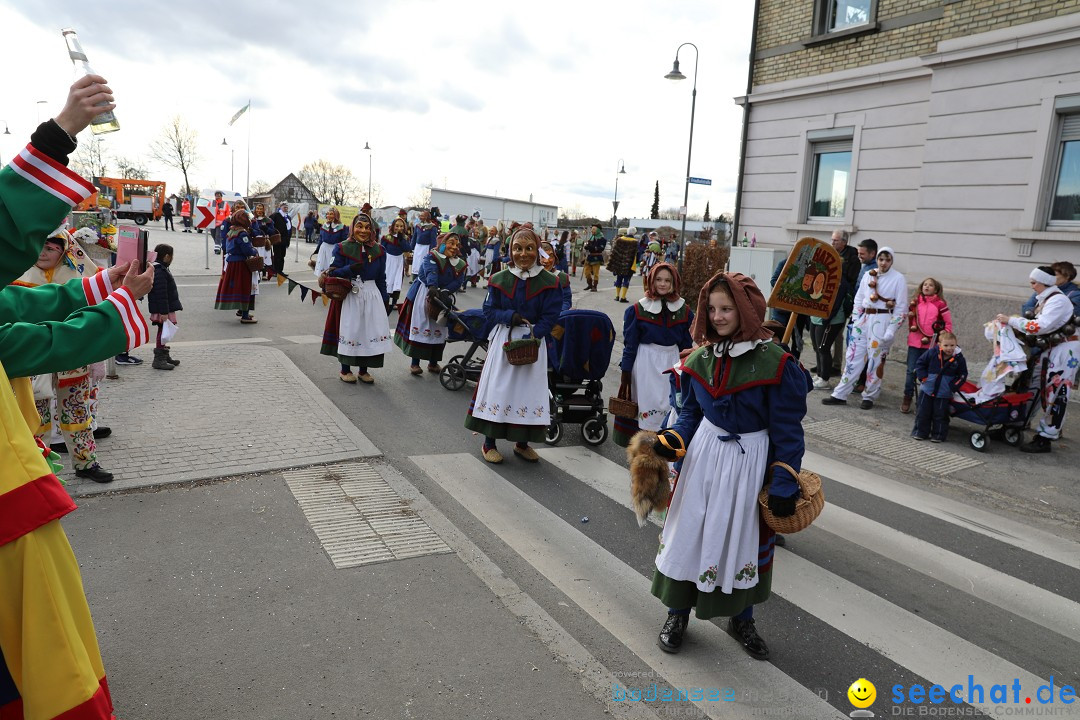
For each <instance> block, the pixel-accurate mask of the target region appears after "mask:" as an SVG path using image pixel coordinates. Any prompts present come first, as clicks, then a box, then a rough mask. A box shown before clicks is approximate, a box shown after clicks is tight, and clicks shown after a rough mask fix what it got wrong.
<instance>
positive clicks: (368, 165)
mask: <svg viewBox="0 0 1080 720" xmlns="http://www.w3.org/2000/svg"><path fill="white" fill-rule="evenodd" d="M364 149H365V150H367V151H368V153H367V201H368V204H369V205H370V204H371V145H370V144H368V143H366V142H365V143H364Z"/></svg>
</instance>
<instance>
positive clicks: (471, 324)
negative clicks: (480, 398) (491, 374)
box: [431, 295, 490, 391]
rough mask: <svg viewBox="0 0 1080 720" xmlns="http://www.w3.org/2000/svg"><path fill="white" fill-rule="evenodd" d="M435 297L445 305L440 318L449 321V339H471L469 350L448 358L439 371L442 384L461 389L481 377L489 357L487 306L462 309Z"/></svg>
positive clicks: (447, 322)
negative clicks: (485, 309)
mask: <svg viewBox="0 0 1080 720" xmlns="http://www.w3.org/2000/svg"><path fill="white" fill-rule="evenodd" d="M431 297H433V298H434V300H433V302H435V304H436V305H438V306H439V307H440V308H442V312H441V313H440V320H445V321H446V329H447V335H448V337H449V342H467V343H469V349H468V350H466V351H465V354H464V355H455V356H453V357H452V358H450V359H449V360H447V361H446V363H445V364H443V369H442V372H440V373H439V382H440V383H441V384H442V386H443V387H444V388H446V389H447V390H451V391H457V390H460V389H461V388H463V387H465V385H466V384H467V383H469V382H478V381H479V380H480V373H481V372H483V370H484V358H485V357H487V349H488V341H487V336H488V331H489V330H490V328H489V327H488V326H487V324H488V323H487V318H485V317H484V311H483V310H480V309H479V308H477V309H474V310H464V311H460V310H457V309H455V308H454V307H453V305H450V304H448V303H447V302H446V301H445V299H444V298H443V297H441V296H437V295H436V296H431ZM481 351H483V354H482V355H481Z"/></svg>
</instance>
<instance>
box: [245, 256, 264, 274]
mask: <svg viewBox="0 0 1080 720" xmlns="http://www.w3.org/2000/svg"><path fill="white" fill-rule="evenodd" d="M244 264H245V265H247V269H248V270H250V271H252V272H259V271H260V270H262V269H263V259H262V256H261V255H252V256H251V257H248V258H245V259H244Z"/></svg>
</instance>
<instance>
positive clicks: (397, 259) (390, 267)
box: [386, 253, 405, 295]
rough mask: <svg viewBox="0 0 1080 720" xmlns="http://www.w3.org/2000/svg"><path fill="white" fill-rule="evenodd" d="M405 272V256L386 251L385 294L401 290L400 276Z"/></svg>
mask: <svg viewBox="0 0 1080 720" xmlns="http://www.w3.org/2000/svg"><path fill="white" fill-rule="evenodd" d="M404 272H405V256H404V255H391V254H390V253H386V294H387V295H389V294H390V293H393V292H398V291H400V290H401V276H402V274H403V273H404Z"/></svg>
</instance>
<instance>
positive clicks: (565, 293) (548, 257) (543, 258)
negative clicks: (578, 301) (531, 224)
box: [540, 240, 574, 312]
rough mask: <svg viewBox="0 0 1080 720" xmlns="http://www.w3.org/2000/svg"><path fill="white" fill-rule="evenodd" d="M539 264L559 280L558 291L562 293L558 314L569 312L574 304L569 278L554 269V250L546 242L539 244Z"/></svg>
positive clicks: (556, 262)
mask: <svg viewBox="0 0 1080 720" xmlns="http://www.w3.org/2000/svg"><path fill="white" fill-rule="evenodd" d="M540 264H541V265H543V266H544V269H545V270H547V271H548V272H549V273H551V274H552V275H554V276H555V277H557V278H558V279H559V290H561V291H562V309H561V310H560V312H564V311H566V310H569V309H570V308H571V307H572V306H573V304H574V293H573V291H572V290H571V289H570V276H569V275H567V274H566V273H564V272H563V271H562V270H558V269H556V265H557V264H558V260H557V258H556V255H555V248H553V247H552V245H551V243H550V242H548V241H547V240H542V241H541V242H540Z"/></svg>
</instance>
